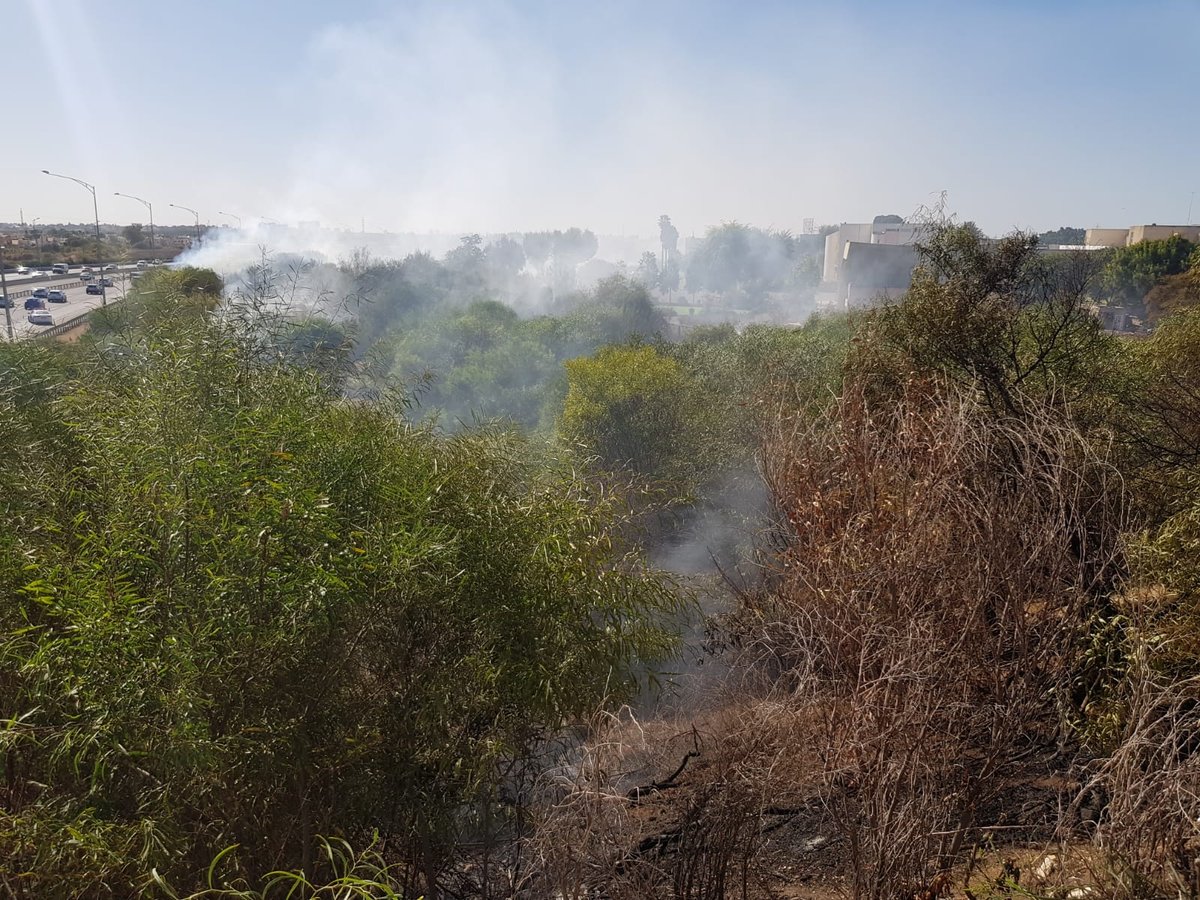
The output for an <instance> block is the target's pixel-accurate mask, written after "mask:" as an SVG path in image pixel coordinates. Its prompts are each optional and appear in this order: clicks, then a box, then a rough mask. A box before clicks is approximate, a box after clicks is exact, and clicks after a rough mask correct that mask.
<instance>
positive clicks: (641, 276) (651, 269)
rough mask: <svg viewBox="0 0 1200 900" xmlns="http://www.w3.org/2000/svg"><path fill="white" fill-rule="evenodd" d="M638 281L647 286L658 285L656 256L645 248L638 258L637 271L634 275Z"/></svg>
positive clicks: (659, 274) (659, 275)
mask: <svg viewBox="0 0 1200 900" xmlns="http://www.w3.org/2000/svg"><path fill="white" fill-rule="evenodd" d="M634 277H635V278H636V279H637V280H638V282H639V283H641V284H644V285H645V286H646V287H648V288H655V287H658V282H659V279H660V278H661V273H660V272H659V269H658V257H657V256H655V255H654V254H653V253H651V252H650V251H649V250H647V251H646V252H645V253H643V254H642V255H641V258H639V259H638V265H637V272H636V274H635V276H634Z"/></svg>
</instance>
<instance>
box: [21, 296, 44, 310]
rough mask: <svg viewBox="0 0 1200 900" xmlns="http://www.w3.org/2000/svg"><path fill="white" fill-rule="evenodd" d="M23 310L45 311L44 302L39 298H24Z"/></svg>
mask: <svg viewBox="0 0 1200 900" xmlns="http://www.w3.org/2000/svg"><path fill="white" fill-rule="evenodd" d="M25 308H26V309H45V308H46V301H45V300H43V299H42V298H41V297H26V298H25Z"/></svg>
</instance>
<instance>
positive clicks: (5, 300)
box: [0, 294, 13, 309]
mask: <svg viewBox="0 0 1200 900" xmlns="http://www.w3.org/2000/svg"><path fill="white" fill-rule="evenodd" d="M6 306H7V307H8V308H9V309H12V308H13V302H12V299H11V298H10V297H8V295H7V294H0V309H3V308H4V307H6Z"/></svg>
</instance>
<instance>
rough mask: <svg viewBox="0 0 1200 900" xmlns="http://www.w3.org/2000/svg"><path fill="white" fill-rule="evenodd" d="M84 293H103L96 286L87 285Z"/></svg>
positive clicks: (98, 286)
mask: <svg viewBox="0 0 1200 900" xmlns="http://www.w3.org/2000/svg"><path fill="white" fill-rule="evenodd" d="M84 291H85V292H86V293H88V294H103V293H104V291H103V289H102V288H101V287H100V285H98V284H89V285H88V286H87V287H86V288H84Z"/></svg>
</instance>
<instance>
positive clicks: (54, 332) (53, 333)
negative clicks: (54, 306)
mask: <svg viewBox="0 0 1200 900" xmlns="http://www.w3.org/2000/svg"><path fill="white" fill-rule="evenodd" d="M93 312H95V310H91V309H89V310H87V311H86V312H84V313H83V314H82V315H78V316H76V317H75V318H73V319H68V320H67V321H65V322H59V323H58V324H57V325H51V326H50V327H49V328H47V329H46V330H45V331H35V332H34V333H33V334H31V335H30V338H32V339H33V340H35V341H36V340H38V339H40V338H56V337H61V336H62V335H64V334H66V333H67V332H68V331H74V330H75V329H76V328H78V327H79V326H81V325H86V324H87V320H88V318H90V317H91V315H92V313H93Z"/></svg>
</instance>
